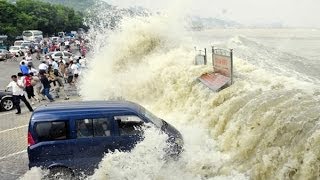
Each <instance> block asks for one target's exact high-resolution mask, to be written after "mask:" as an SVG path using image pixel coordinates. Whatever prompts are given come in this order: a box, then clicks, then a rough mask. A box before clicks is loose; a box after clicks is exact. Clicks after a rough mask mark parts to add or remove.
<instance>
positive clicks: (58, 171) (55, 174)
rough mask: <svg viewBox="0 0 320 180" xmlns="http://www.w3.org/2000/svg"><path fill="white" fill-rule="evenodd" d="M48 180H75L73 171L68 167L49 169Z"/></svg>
mask: <svg viewBox="0 0 320 180" xmlns="http://www.w3.org/2000/svg"><path fill="white" fill-rule="evenodd" d="M48 179H68V180H69V179H74V174H73V172H72V171H71V169H69V168H66V167H52V168H50V169H49V174H48Z"/></svg>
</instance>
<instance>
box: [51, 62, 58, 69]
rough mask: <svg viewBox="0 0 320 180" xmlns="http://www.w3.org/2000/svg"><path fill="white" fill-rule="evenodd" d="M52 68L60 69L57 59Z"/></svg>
mask: <svg viewBox="0 0 320 180" xmlns="http://www.w3.org/2000/svg"><path fill="white" fill-rule="evenodd" d="M52 68H53V69H59V65H58V63H57V62H56V61H55V60H53V61H52Z"/></svg>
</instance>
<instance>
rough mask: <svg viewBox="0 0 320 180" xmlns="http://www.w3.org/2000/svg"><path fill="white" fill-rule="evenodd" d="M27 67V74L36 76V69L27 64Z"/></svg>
mask: <svg viewBox="0 0 320 180" xmlns="http://www.w3.org/2000/svg"><path fill="white" fill-rule="evenodd" d="M28 69H29V72H28V73H29V74H30V73H32V74H33V75H35V76H38V73H39V72H38V70H36V69H35V68H33V67H32V66H31V65H28Z"/></svg>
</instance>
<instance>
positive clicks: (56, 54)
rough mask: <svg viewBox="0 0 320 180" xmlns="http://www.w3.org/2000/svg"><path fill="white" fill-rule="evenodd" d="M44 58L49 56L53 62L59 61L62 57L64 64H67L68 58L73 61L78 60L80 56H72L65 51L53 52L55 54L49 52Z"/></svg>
mask: <svg viewBox="0 0 320 180" xmlns="http://www.w3.org/2000/svg"><path fill="white" fill-rule="evenodd" d="M46 56H51V57H52V58H53V59H54V60H56V61H59V60H60V58H61V57H62V58H63V60H65V61H66V62H69V59H70V57H72V59H73V60H74V61H75V60H77V59H79V57H80V56H77V55H74V54H72V53H69V52H66V51H55V52H50V53H48V54H46Z"/></svg>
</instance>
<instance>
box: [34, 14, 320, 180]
mask: <svg viewBox="0 0 320 180" xmlns="http://www.w3.org/2000/svg"><path fill="white" fill-rule="evenodd" d="M181 24H183V23H176V24H175V23H173V22H172V19H170V18H169V17H167V16H160V15H157V16H150V17H144V18H124V19H123V21H122V23H121V24H120V25H119V29H117V30H114V31H112V32H110V31H109V30H108V37H106V39H104V41H105V42H104V44H103V45H100V44H99V46H95V47H97V48H99V50H97V51H95V53H94V54H91V56H89V57H88V59H89V62H90V64H89V70H88V71H87V73H86V74H85V76H84V77H82V84H81V95H82V97H83V98H84V99H85V100H88V99H90V100H91V99H99V100H102V99H105V100H107V99H117V98H121V99H126V100H130V101H134V102H137V103H139V104H142V105H143V106H145V107H146V108H148V109H150V110H151V111H152V112H154V113H155V114H157V115H158V116H160V117H162V118H163V119H166V120H167V121H168V122H170V123H171V124H173V125H174V126H175V127H177V129H178V130H179V131H180V132H181V133H182V135H183V137H184V140H185V146H184V147H185V151H184V152H183V153H182V155H181V158H180V159H179V160H178V161H172V162H165V161H164V160H163V159H162V158H161V157H162V156H163V152H162V149H163V146H164V145H165V140H164V139H165V136H164V135H161V134H159V133H158V132H156V131H151V130H150V131H148V132H146V138H145V140H144V141H143V142H141V143H140V144H138V145H137V147H136V148H135V149H134V150H133V151H132V152H130V153H123V152H116V153H112V154H108V155H106V157H105V158H104V159H103V161H102V162H101V164H100V167H99V168H98V169H97V170H96V172H95V174H94V175H93V176H91V177H89V179H106V178H110V179H316V178H318V177H319V176H320V169H319V167H320V161H319V157H320V129H319V127H320V119H319V118H320V117H319V116H320V115H319V112H320V101H319V99H320V93H319V92H320V91H319V88H318V86H317V84H316V83H315V82H313V81H312V80H310V81H309V82H304V81H302V80H299V79H300V78H299V77H297V76H291V77H290V76H288V74H287V73H278V72H276V70H277V68H274V69H273V68H264V66H259V64H257V63H254V62H253V61H251V60H250V61H248V60H247V59H241V58H237V57H235V62H234V66H235V73H234V74H235V83H234V84H233V85H232V86H231V87H229V88H227V89H224V90H222V91H220V92H218V93H214V92H212V91H210V90H209V89H208V88H206V87H205V86H204V85H202V84H200V83H199V82H198V81H196V79H197V77H198V76H199V75H201V74H202V73H204V72H207V71H210V70H211V67H210V66H194V65H193V63H192V62H193V57H194V52H193V46H194V44H193V41H192V38H191V37H190V36H188V32H186V31H184V30H183V26H180V25H181ZM172 25H173V26H172ZM106 31H107V30H106ZM100 33H103V29H102V31H101V32H100ZM98 37H99V34H98ZM92 42H96V41H94V40H93V41H92ZM97 42H98V43H99V41H97ZM236 43H238V44H239V48H246V42H244V41H242V40H241V38H238V39H237V42H236ZM236 43H235V44H233V47H232V48H235V51H236V48H237V45H236ZM226 46H227V47H228V44H226ZM240 46H241V47H240ZM247 47H250V46H247ZM248 51H250V48H248ZM254 53H256V54H259V51H258V50H257V49H255V50H254V52H253V54H254ZM271 56H272V57H271ZM270 58H274V59H277V56H276V53H273V54H271V55H270ZM259 61H260V62H259V63H263V61H261V59H259ZM281 68H283V67H281ZM290 71H291V70H290ZM28 173H29V174H30V172H28Z"/></svg>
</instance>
